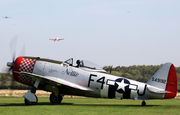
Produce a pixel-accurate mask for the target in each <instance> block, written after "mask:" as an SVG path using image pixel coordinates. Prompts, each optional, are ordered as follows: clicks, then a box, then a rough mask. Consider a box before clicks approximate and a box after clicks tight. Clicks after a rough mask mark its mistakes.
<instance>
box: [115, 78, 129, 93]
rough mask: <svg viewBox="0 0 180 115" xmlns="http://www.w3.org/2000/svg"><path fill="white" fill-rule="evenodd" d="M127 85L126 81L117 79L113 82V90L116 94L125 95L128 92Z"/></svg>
mask: <svg viewBox="0 0 180 115" xmlns="http://www.w3.org/2000/svg"><path fill="white" fill-rule="evenodd" d="M129 84H130V82H129V81H128V80H127V79H124V78H119V79H116V80H115V84H114V88H115V90H116V91H117V92H118V93H125V92H128V91H129Z"/></svg>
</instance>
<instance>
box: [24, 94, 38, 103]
mask: <svg viewBox="0 0 180 115" xmlns="http://www.w3.org/2000/svg"><path fill="white" fill-rule="evenodd" d="M35 97H36V102H30V101H29V100H27V99H26V98H25V99H24V102H25V104H26V105H36V104H37V102H38V98H37V96H36V95H35Z"/></svg>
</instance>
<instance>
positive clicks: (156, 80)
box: [152, 77, 166, 84]
mask: <svg viewBox="0 0 180 115" xmlns="http://www.w3.org/2000/svg"><path fill="white" fill-rule="evenodd" d="M152 81H155V82H159V83H164V84H166V80H165V79H160V78H154V77H152Z"/></svg>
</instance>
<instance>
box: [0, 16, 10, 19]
mask: <svg viewBox="0 0 180 115" xmlns="http://www.w3.org/2000/svg"><path fill="white" fill-rule="evenodd" d="M2 18H5V19H8V18H11V17H7V16H5V17H2Z"/></svg>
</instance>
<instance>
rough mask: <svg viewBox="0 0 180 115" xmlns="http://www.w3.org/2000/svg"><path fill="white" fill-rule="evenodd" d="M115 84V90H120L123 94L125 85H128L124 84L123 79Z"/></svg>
mask: <svg viewBox="0 0 180 115" xmlns="http://www.w3.org/2000/svg"><path fill="white" fill-rule="evenodd" d="M116 83H117V84H118V88H117V90H119V89H122V90H123V91H124V92H125V89H124V88H125V87H126V86H127V85H129V84H126V83H124V79H123V80H122V81H121V82H116Z"/></svg>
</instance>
